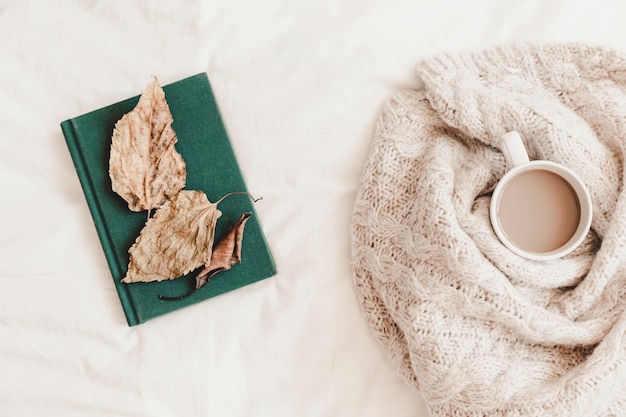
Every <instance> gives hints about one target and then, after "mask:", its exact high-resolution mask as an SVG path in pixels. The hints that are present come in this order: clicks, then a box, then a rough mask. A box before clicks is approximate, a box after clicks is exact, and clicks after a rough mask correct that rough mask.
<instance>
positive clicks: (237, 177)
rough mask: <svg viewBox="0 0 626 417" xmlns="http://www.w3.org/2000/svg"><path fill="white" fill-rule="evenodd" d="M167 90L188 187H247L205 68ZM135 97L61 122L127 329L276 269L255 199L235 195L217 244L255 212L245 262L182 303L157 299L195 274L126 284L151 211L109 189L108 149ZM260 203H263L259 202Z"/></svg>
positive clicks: (224, 205)
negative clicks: (243, 216) (134, 209)
mask: <svg viewBox="0 0 626 417" xmlns="http://www.w3.org/2000/svg"><path fill="white" fill-rule="evenodd" d="M163 91H164V92H165V98H166V100H167V102H168V105H169V107H170V111H171V113H172V116H173V118H174V122H173V124H172V127H173V128H174V130H175V132H176V135H177V137H178V142H177V143H176V149H177V150H178V152H179V153H180V154H181V155H182V157H183V159H184V160H185V163H186V166H187V183H186V186H185V189H187V190H201V191H204V192H205V193H206V194H207V196H208V198H209V200H210V201H212V202H215V201H217V200H218V199H219V198H220V197H222V196H223V195H225V194H227V193H229V192H232V191H248V189H247V187H246V184H245V182H244V179H243V175H242V172H241V170H240V168H239V165H238V163H237V160H236V157H235V154H234V152H233V148H232V146H231V143H230V140H229V138H228V134H227V132H226V129H225V127H224V124H223V122H222V119H221V116H220V112H219V109H218V107H217V103H216V102H215V98H214V96H213V92H212V90H211V85H210V83H209V79H208V77H207V75H206V74H205V73H201V74H197V75H194V76H191V77H189V78H185V79H183V80H180V81H177V82H174V83H172V84H169V85H166V86H163ZM138 100H139V95H138V96H136V97H133V98H129V99H127V100H124V101H121V102H119V103H115V104H112V105H110V106H107V107H104V108H101V109H98V110H95V111H92V112H90V113H86V114H84V115H81V116H78V117H74V118H72V119H69V120H65V121H63V122H62V123H61V129H62V130H63V135H64V136H65V140H66V142H67V146H68V148H69V152H70V154H71V156H72V160H73V162H74V165H75V168H76V172H77V174H78V178H79V180H80V183H81V186H82V188H83V192H84V194H85V198H86V200H87V205H88V207H89V210H90V212H91V215H92V217H93V221H94V224H95V227H96V230H97V232H98V236H99V238H100V242H101V244H102V248H103V250H104V254H105V256H106V259H107V262H108V265H109V268H110V270H111V274H112V277H113V281H114V282H115V286H116V289H117V292H118V295H119V297H120V301H121V304H122V308H123V309H124V313H125V315H126V320H127V321H128V324H129V325H130V326H134V325H137V324H140V323H143V322H145V321H146V320H149V319H152V318H155V317H158V316H160V315H163V314H166V313H169V312H171V311H174V310H177V309H180V308H183V307H186V306H189V305H191V304H195V303H198V302H200V301H203V300H206V299H208V298H211V297H214V296H217V295H220V294H223V293H226V292H228V291H232V290H234V289H237V288H240V287H242V286H244V285H248V284H251V283H254V282H257V281H259V280H262V279H265V278H268V277H271V276H272V275H274V274H275V273H276V266H275V263H274V260H273V258H272V255H271V252H270V249H269V247H268V245H267V241H266V239H265V235H264V233H263V230H262V228H261V225H260V223H259V221H258V218H257V216H256V213H255V210H254V203H253V202H252V201H251V200H250V198H248V197H246V196H244V195H236V196H231V197H228V198H227V199H225V200H224V201H223V202H221V203H220V205H219V209H220V211H221V212H222V216H221V217H220V218H219V220H218V221H217V225H216V229H215V242H218V241H219V240H220V238H221V237H222V236H223V235H224V234H226V233H227V232H228V230H229V229H230V227H232V225H233V224H234V223H235V222H236V221H237V219H238V218H239V216H240V215H241V213H243V212H246V211H249V212H252V217H251V218H250V219H249V220H248V222H247V223H246V226H245V230H244V237H243V244H242V249H241V258H242V262H241V263H240V264H238V265H235V266H233V268H232V269H230V270H228V271H224V272H221V273H219V274H217V275H215V276H214V277H213V278H212V279H211V281H210V282H209V283H208V284H207V285H205V286H204V287H202V288H200V289H199V290H198V291H196V292H195V293H194V294H192V295H191V296H189V297H187V298H185V299H183V300H178V301H164V300H161V299H159V295H164V296H178V295H183V294H185V293H188V292H189V291H191V290H192V289H193V288H194V285H195V279H194V277H193V272H192V273H190V274H189V275H188V276H185V277H182V278H178V279H174V280H169V281H161V282H150V283H133V284H124V283H122V282H121V279H122V278H123V277H124V276H125V275H126V270H127V268H128V261H129V254H128V249H129V248H130V247H131V245H132V244H133V243H134V242H135V239H136V238H137V236H139V233H140V231H141V229H142V228H143V226H144V224H145V222H146V215H147V212H145V211H144V212H132V211H130V210H129V209H128V205H127V203H126V202H125V201H124V200H123V199H122V198H121V197H120V196H119V195H117V194H116V193H115V192H113V191H112V189H111V180H110V178H109V154H110V148H111V137H112V133H113V128H114V126H115V123H116V122H117V121H118V120H119V119H120V118H121V117H122V116H123V115H124V114H125V113H127V112H129V111H131V110H132V109H133V108H134V107H135V105H136V104H137V102H138ZM257 204H262V201H261V202H259V203H257Z"/></svg>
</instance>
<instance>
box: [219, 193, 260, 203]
mask: <svg viewBox="0 0 626 417" xmlns="http://www.w3.org/2000/svg"><path fill="white" fill-rule="evenodd" d="M235 194H243V195H247V196H248V197H250V198H251V199H252V202H253V203H256V202H257V201H259V200H263V197H259V198H254V196H253V195H252V194H250V193H249V192H247V191H233V192H230V193H228V194H226V195H224V196H222V198H220V199H219V200H217V202H216V203H215V205H218V204H219V203H221V202H222V201H223V200H224V199H225V198H226V197H230V196H231V195H235Z"/></svg>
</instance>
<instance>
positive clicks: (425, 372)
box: [352, 44, 626, 417]
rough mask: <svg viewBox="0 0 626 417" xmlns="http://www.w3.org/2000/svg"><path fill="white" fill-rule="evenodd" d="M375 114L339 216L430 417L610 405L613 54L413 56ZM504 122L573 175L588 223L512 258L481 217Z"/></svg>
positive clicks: (366, 299)
mask: <svg viewBox="0 0 626 417" xmlns="http://www.w3.org/2000/svg"><path fill="white" fill-rule="evenodd" d="M418 74H419V76H420V77H421V79H422V80H423V82H424V88H423V89H421V90H411V91H401V92H398V93H397V94H395V96H394V97H393V98H392V99H391V100H390V101H389V102H388V103H386V105H385V107H384V109H383V111H382V114H381V116H380V118H379V120H378V123H377V127H376V131H375V135H374V140H373V143H372V147H371V149H370V155H369V159H368V161H367V163H366V166H365V169H364V173H363V176H362V178H361V184H360V187H359V192H358V195H357V199H356V203H355V207H354V213H353V214H354V215H353V224H352V242H353V248H352V249H353V252H352V255H353V267H354V279H355V284H356V291H357V294H358V296H359V299H360V302H361V304H362V307H363V310H364V314H365V317H366V318H367V320H368V322H369V324H370V327H371V330H372V332H373V334H374V335H375V337H376V338H377V340H378V342H379V343H380V345H381V346H382V347H383V349H384V350H385V351H386V353H387V354H388V355H389V357H390V359H391V361H392V363H393V365H394V366H395V367H396V368H397V369H398V371H399V372H400V374H401V375H402V376H403V377H404V379H405V380H406V381H408V382H409V383H411V384H413V385H414V386H415V387H417V388H419V389H420V390H421V393H422V395H423V397H424V398H425V400H426V402H427V404H428V406H429V410H430V413H431V414H432V415H433V416H581V417H582V416H584V417H594V416H624V415H626V336H625V330H626V315H625V314H624V306H625V302H626V269H625V268H624V267H625V266H626V199H625V198H624V193H623V192H622V191H623V184H624V151H625V149H624V146H625V141H626V56H624V55H621V54H620V53H618V52H616V51H614V50H612V49H609V48H601V47H594V46H587V45H579V44H557V45H541V46H538V45H510V46H505V47H500V48H497V49H492V50H488V51H481V52H475V53H465V54H448V55H440V56H435V57H432V58H429V59H427V60H425V61H424V62H422V63H421V64H420V65H419V67H418ZM511 130H516V131H518V132H519V133H520V135H521V136H522V138H523V140H524V143H525V145H526V148H527V149H528V152H529V156H530V158H531V159H547V160H551V161H555V162H559V163H561V164H563V165H566V166H568V167H570V168H571V169H573V170H574V171H576V172H577V173H578V174H579V176H580V177H581V178H582V179H583V181H584V182H585V183H586V185H587V186H588V188H589V190H590V193H591V196H592V202H593V205H594V213H593V224H592V230H591V231H590V232H589V234H588V236H587V238H586V240H585V241H584V242H583V244H582V246H581V247H579V248H578V249H577V250H576V251H575V252H574V253H573V254H571V255H569V256H567V257H565V258H562V259H559V260H557V261H550V262H540V261H530V260H526V259H523V258H521V257H519V256H517V255H515V254H513V253H512V252H510V251H509V250H508V249H506V248H505V247H504V246H503V245H502V244H501V243H500V241H499V240H498V239H497V237H496V235H495V233H494V232H493V230H492V228H491V226H490V222H489V203H490V198H491V193H492V191H493V189H494V186H495V184H496V183H497V181H498V180H499V178H501V177H502V175H503V174H504V172H505V170H506V166H505V160H504V156H503V154H502V152H501V150H500V145H499V138H500V137H501V135H502V134H503V133H505V132H507V131H511Z"/></svg>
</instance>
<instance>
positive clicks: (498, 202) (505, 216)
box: [490, 132, 592, 260]
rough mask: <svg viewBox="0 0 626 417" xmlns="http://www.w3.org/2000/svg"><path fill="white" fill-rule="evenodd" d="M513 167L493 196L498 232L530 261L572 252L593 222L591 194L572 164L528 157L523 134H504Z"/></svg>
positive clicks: (508, 161)
mask: <svg viewBox="0 0 626 417" xmlns="http://www.w3.org/2000/svg"><path fill="white" fill-rule="evenodd" d="M502 146H503V148H502V149H503V152H504V155H505V157H506V160H507V164H508V166H509V171H508V172H507V173H506V174H505V175H504V176H503V177H502V179H501V180H500V181H499V182H498V184H497V186H496V188H495V190H494V192H493V195H492V200H491V207H490V215H491V223H492V226H493V229H494V231H495V232H496V235H497V236H498V238H499V239H500V240H501V241H502V243H503V244H504V245H505V246H507V247H508V248H509V249H510V250H512V251H513V252H515V253H517V254H518V255H520V256H523V257H525V258H528V259H534V260H550V259H556V258H559V257H561V256H564V255H566V254H568V253H570V252H571V251H573V250H574V249H575V248H576V247H577V246H578V245H580V243H581V242H582V241H583V239H584V238H585V236H586V234H587V232H588V231H589V228H590V227H591V220H592V207H591V198H590V196H589V192H588V190H587V188H586V187H585V185H584V183H583V182H582V180H581V179H580V178H579V177H578V176H577V175H576V174H575V173H574V172H573V171H571V170H570V169H568V168H567V167H565V166H563V165H561V164H557V163H555V162H551V161H543V160H537V161H529V159H528V154H527V153H526V149H525V148H524V144H523V142H522V139H521V137H520V136H519V134H518V133H517V132H509V133H507V134H505V135H504V136H503V137H502Z"/></svg>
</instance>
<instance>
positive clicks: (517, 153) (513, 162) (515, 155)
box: [501, 131, 529, 169]
mask: <svg viewBox="0 0 626 417" xmlns="http://www.w3.org/2000/svg"><path fill="white" fill-rule="evenodd" d="M501 142H502V153H503V154H504V158H505V159H506V165H507V167H508V169H511V168H513V167H516V166H518V165H522V164H525V163H527V162H528V161H529V159H528V153H527V152H526V147H525V146H524V142H522V137H521V136H520V135H519V133H517V132H515V131H512V132H508V133H505V134H504V135H502V139H501Z"/></svg>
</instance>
